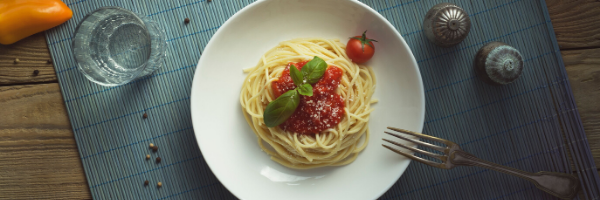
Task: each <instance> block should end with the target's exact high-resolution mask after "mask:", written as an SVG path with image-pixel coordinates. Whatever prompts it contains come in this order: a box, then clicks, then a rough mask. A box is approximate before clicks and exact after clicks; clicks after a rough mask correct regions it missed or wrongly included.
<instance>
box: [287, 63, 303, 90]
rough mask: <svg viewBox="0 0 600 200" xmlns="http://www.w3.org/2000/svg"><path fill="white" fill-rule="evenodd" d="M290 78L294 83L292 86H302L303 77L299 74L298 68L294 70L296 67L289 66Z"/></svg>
mask: <svg viewBox="0 0 600 200" xmlns="http://www.w3.org/2000/svg"><path fill="white" fill-rule="evenodd" d="M290 76H291V77H292V81H294V84H296V86H300V85H302V83H303V81H304V76H303V75H302V73H300V70H298V68H296V66H294V65H292V66H290Z"/></svg>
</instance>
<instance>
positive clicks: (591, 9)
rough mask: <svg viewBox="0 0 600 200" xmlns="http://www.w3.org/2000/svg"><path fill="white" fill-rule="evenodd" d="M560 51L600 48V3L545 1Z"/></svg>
mask: <svg viewBox="0 0 600 200" xmlns="http://www.w3.org/2000/svg"><path fill="white" fill-rule="evenodd" d="M546 5H547V6H548V11H549V13H550V18H551V19H552V26H553V28H554V32H555V34H556V39H557V41H558V46H560V49H580V48H599V47H600V23H598V22H599V21H600V1H597V0H575V1H573V0H569V1H567V0H546Z"/></svg>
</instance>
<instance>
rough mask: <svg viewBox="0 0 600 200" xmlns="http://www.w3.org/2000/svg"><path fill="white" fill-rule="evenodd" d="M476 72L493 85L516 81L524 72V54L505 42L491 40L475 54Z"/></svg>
mask: <svg viewBox="0 0 600 200" xmlns="http://www.w3.org/2000/svg"><path fill="white" fill-rule="evenodd" d="M474 65H475V66H474V67H475V72H476V73H477V76H479V78H481V79H482V80H483V81H484V82H486V83H488V84H491V85H506V84H509V83H512V82H514V81H515V80H516V79H517V78H519V76H521V73H523V55H521V52H519V50H517V49H515V48H514V47H512V46H510V45H508V44H506V43H503V42H490V43H488V44H486V45H485V46H483V47H481V49H479V51H477V55H476V56H475V63H474Z"/></svg>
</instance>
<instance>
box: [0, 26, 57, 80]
mask: <svg viewBox="0 0 600 200" xmlns="http://www.w3.org/2000/svg"><path fill="white" fill-rule="evenodd" d="M17 58H18V59H19V62H17V63H15V59H17ZM49 59H50V51H48V45H47V44H46V38H45V37H44V34H43V33H38V34H35V35H32V36H30V37H28V38H26V39H24V40H21V41H19V42H17V43H15V44H12V45H10V46H4V45H1V44H0V85H14V84H30V83H48V82H57V79H56V73H55V71H54V65H52V64H49V63H48V60H49ZM34 70H38V71H39V74H38V75H37V76H36V75H34V74H33V71H34Z"/></svg>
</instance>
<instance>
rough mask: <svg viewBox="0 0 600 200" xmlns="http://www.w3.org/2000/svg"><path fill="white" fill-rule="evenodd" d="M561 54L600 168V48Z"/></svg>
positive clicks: (586, 132) (595, 159) (564, 51)
mask: <svg viewBox="0 0 600 200" xmlns="http://www.w3.org/2000/svg"><path fill="white" fill-rule="evenodd" d="M561 53H562V56H563V60H564V63H565V66H566V69H567V75H568V76H569V82H570V83H571V89H572V90H573V96H574V97H575V103H576V104H577V110H578V111H579V115H580V117H581V121H582V123H583V128H584V130H585V134H586V135H587V139H588V142H589V144H590V147H591V150H592V155H593V157H594V161H595V162H596V166H597V167H600V103H598V101H600V49H585V50H563V51H561Z"/></svg>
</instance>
